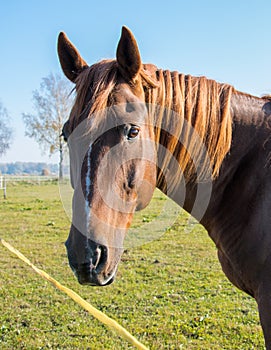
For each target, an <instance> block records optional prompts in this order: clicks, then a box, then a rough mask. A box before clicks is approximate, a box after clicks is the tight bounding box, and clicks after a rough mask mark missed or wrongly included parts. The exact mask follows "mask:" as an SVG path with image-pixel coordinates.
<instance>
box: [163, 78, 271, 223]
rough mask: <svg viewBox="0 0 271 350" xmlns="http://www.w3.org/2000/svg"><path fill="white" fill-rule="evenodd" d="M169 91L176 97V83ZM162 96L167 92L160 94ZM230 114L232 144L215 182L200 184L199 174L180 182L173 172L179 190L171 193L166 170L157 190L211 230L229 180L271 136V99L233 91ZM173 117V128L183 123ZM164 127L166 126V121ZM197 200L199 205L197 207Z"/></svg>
mask: <svg viewBox="0 0 271 350" xmlns="http://www.w3.org/2000/svg"><path fill="white" fill-rule="evenodd" d="M169 91H170V93H171V94H172V96H173V95H174V94H175V93H176V92H175V91H174V84H173V85H172V87H171V89H169ZM160 93H165V92H161V91H160ZM158 96H159V94H158ZM164 98H165V100H166V101H172V99H170V98H169V96H165V97H164ZM168 106H169V108H170V107H172V106H173V104H172V103H171V104H169V105H168ZM168 106H167V107H168ZM230 112H231V117H232V138H231V144H230V148H229V150H228V152H227V154H226V155H225V157H224V160H223V161H222V163H221V166H220V169H219V173H218V176H216V178H215V180H213V179H211V177H209V179H207V180H205V181H197V175H196V174H195V176H194V177H193V176H190V177H189V179H188V178H186V177H185V176H184V177H183V178H182V179H181V178H179V179H177V182H176V181H175V180H176V178H175V173H174V172H171V174H170V175H167V176H169V177H170V181H173V182H174V186H175V189H174V191H168V188H167V183H165V182H168V181H166V180H165V172H167V174H168V173H170V171H169V170H168V169H165V168H163V169H162V171H160V170H159V169H158V183H157V187H158V188H160V189H161V190H162V191H163V192H164V193H166V194H167V195H168V196H169V197H170V198H172V199H173V200H174V201H175V202H177V203H178V204H179V205H181V206H182V207H183V208H184V209H185V210H186V211H188V212H189V213H191V214H192V215H193V216H194V217H195V218H197V219H198V220H199V221H201V222H202V223H203V224H204V223H206V228H207V227H208V224H207V223H208V222H209V217H210V216H212V215H213V214H214V213H215V208H216V207H218V205H217V203H219V202H220V201H222V197H223V195H222V193H223V188H224V189H225V188H226V187H227V185H228V183H229V181H231V176H232V174H234V173H235V172H236V169H237V168H238V167H240V164H241V162H242V161H243V159H244V157H245V156H246V155H247V154H249V152H251V151H252V150H253V149H254V148H257V147H264V146H263V143H264V142H265V141H266V140H268V139H269V135H270V129H269V128H268V127H267V120H268V118H269V117H270V115H271V102H270V100H269V99H267V98H258V97H253V96H251V95H248V94H244V93H241V92H238V91H235V90H233V94H232V97H231V100H230ZM172 118H173V119H172V120H171V123H172V125H174V127H176V126H178V127H179V126H180V125H178V123H182V121H181V120H180V118H179V119H178V114H177V113H173V114H172ZM160 125H162V122H161V124H160ZM163 138H165V135H160V140H159V145H160V143H162V145H163ZM177 148H178V147H177ZM177 148H176V149H177ZM270 152H271V149H270V150H269V153H268V156H270ZM158 156H159V151H158ZM163 156H164V155H163V152H162V157H163ZM175 156H176V154H175ZM266 157H267V155H266ZM158 163H159V161H158ZM162 173H163V174H162ZM184 174H185V172H184ZM182 175H183V174H182ZM176 183H177V186H176ZM184 188H185V195H184V194H183V193H181V192H183V191H184ZM199 188H200V190H199ZM199 192H200V193H199ZM184 198H185V199H184ZM195 201H196V202H197V205H196V206H195Z"/></svg>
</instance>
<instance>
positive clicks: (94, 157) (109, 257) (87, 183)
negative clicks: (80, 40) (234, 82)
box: [58, 27, 271, 350]
mask: <svg viewBox="0 0 271 350" xmlns="http://www.w3.org/2000/svg"><path fill="white" fill-rule="evenodd" d="M58 55H59V59H60V64H61V67H62V70H63V72H64V74H65V75H66V77H67V78H68V79H69V80H71V81H72V82H73V83H75V90H76V99H75V102H74V106H73V108H72V110H71V114H70V117H69V119H68V121H67V122H66V123H65V125H64V127H63V134H64V137H65V138H66V139H67V140H68V146H69V150H70V167H71V184H72V187H73V189H74V195H73V217H72V225H71V228H70V233H69V237H68V239H67V242H66V248H67V253H68V259H69V263H70V266H71V268H72V270H73V271H74V273H75V275H76V276H77V278H78V281H79V282H80V283H81V284H87V285H98V286H105V285H108V284H110V283H112V282H113V281H114V278H115V276H116V271H117V266H118V264H119V262H120V259H121V255H122V253H123V241H124V239H125V235H126V232H127V230H128V228H129V227H130V225H131V221H132V218H133V214H134V212H135V211H136V210H140V209H142V208H144V207H146V206H147V205H148V203H149V202H150V200H151V197H152V194H153V191H154V189H155V187H158V188H159V189H161V190H162V191H163V192H164V193H165V194H166V195H167V196H169V197H170V198H172V199H173V200H174V201H175V202H176V203H177V204H179V205H180V206H182V207H183V208H184V209H185V210H186V211H187V212H189V213H191V214H192V215H193V216H194V217H195V218H196V219H197V220H198V221H199V222H200V223H201V224H202V225H203V226H204V227H205V228H206V230H207V231H208V234H209V236H210V237H211V239H212V240H213V241H214V243H215V245H216V247H217V251H218V258H219V261H220V263H221V266H222V269H223V271H224V273H225V274H226V276H227V277H228V279H229V280H230V281H231V282H232V283H233V284H234V285H235V286H236V287H238V288H239V289H241V290H243V291H244V292H246V293H248V294H249V295H251V296H252V297H254V298H255V300H256V302H257V304H258V309H259V315H260V321H261V325H262V328H263V333H264V337H265V344H266V349H269V350H270V349H271V171H270V165H271V137H270V136H271V132H270V127H271V98H270V97H268V96H265V97H262V98H259V97H255V96H251V95H249V94H246V93H243V92H239V91H237V90H235V89H234V88H233V87H232V86H230V85H227V84H221V83H218V82H216V81H214V80H210V79H207V78H205V77H192V76H190V75H184V74H180V73H178V72H170V71H168V70H161V69H158V68H157V67H156V66H154V65H153V64H143V63H142V61H141V56H140V52H139V49H138V45H137V42H136V39H135V38H134V36H133V34H132V33H131V31H130V30H129V29H128V28H126V27H123V28H122V33H121V37H120V40H119V43H118V46H117V52H116V59H112V60H103V61H101V62H98V63H96V64H94V65H92V66H88V64H87V63H86V61H85V60H84V59H83V58H82V57H81V55H80V54H79V52H78V51H77V49H76V48H75V46H74V45H73V44H72V43H71V42H70V41H69V39H68V38H67V36H66V34H65V33H63V32H61V33H60V34H59V38H58Z"/></svg>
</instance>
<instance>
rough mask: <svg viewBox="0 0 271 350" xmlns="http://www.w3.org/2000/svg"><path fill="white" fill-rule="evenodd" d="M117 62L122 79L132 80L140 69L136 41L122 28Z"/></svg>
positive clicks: (127, 30)
mask: <svg viewBox="0 0 271 350" xmlns="http://www.w3.org/2000/svg"><path fill="white" fill-rule="evenodd" d="M117 62H118V66H119V70H120V72H121V74H122V75H123V77H124V78H126V79H128V80H129V81H131V80H134V79H135V78H136V76H137V74H138V73H139V71H140V68H141V58H140V53H139V49H138V46H137V43H136V39H135V37H134V36H133V34H132V32H131V31H130V30H129V29H128V28H127V27H122V33H121V38H120V41H119V44H118V48H117Z"/></svg>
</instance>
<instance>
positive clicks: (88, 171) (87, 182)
mask: <svg viewBox="0 0 271 350" xmlns="http://www.w3.org/2000/svg"><path fill="white" fill-rule="evenodd" d="M91 151H92V145H91V144H90V145H89V148H88V152H87V173H86V182H85V183H86V202H85V212H86V233H87V234H89V221H90V212H91V209H90V204H89V195H90V185H91V182H90V170H91V162H90V155H91Z"/></svg>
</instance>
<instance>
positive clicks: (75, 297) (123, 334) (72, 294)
mask: <svg viewBox="0 0 271 350" xmlns="http://www.w3.org/2000/svg"><path fill="white" fill-rule="evenodd" d="M0 241H1V243H2V244H3V246H5V247H6V248H7V249H8V250H9V251H10V252H12V253H13V254H15V255H16V256H17V257H18V258H19V259H21V260H22V261H24V262H25V263H26V264H27V265H29V266H30V267H32V269H33V270H34V271H35V272H36V273H37V274H39V275H40V276H41V277H43V278H44V279H46V280H47V281H49V282H50V283H52V284H53V285H54V286H55V287H56V288H57V289H59V290H61V291H62V292H64V293H66V294H67V295H68V296H69V297H70V298H71V299H73V300H74V301H75V302H76V303H77V304H79V305H80V306H82V307H83V308H84V309H85V310H87V311H88V312H89V313H90V314H91V315H92V316H94V317H95V318H97V319H98V320H99V321H100V322H102V323H103V324H105V325H106V326H108V327H110V328H111V329H113V330H115V331H116V332H117V333H118V334H119V335H120V336H121V337H122V338H124V339H126V340H127V341H128V342H129V343H130V344H132V345H134V346H135V347H136V348H137V349H140V350H148V348H147V347H146V346H145V345H143V344H142V343H140V342H139V341H138V340H137V339H136V338H135V337H134V336H132V334H130V333H129V332H128V331H127V330H126V329H125V328H123V327H122V326H121V325H120V324H119V323H118V322H116V321H115V320H113V319H112V318H110V317H108V316H107V315H105V314H104V313H103V312H101V311H100V310H98V309H96V308H95V307H94V306H92V305H91V304H89V303H88V302H86V301H85V300H84V299H82V298H81V297H80V295H78V294H77V293H75V292H74V291H73V290H72V289H70V288H67V287H65V286H63V285H62V284H60V283H59V282H58V281H56V280H55V279H54V278H52V277H51V276H50V275H48V273H46V272H45V271H43V270H41V269H39V268H38V267H36V266H35V265H34V264H32V263H31V261H30V260H28V259H27V258H26V257H25V256H24V255H23V254H22V253H21V252H19V251H18V250H17V249H15V248H14V247H13V246H12V245H10V244H9V243H8V242H6V241H4V240H3V239H2V238H0Z"/></svg>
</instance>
